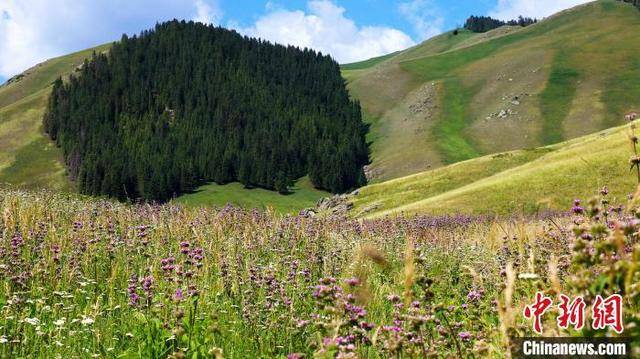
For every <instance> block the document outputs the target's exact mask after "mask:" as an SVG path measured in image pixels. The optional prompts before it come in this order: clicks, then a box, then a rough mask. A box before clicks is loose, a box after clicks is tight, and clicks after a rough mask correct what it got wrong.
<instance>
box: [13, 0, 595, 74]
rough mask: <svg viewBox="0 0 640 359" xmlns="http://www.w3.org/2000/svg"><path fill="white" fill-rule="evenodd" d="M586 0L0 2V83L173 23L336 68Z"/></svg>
mask: <svg viewBox="0 0 640 359" xmlns="http://www.w3.org/2000/svg"><path fill="white" fill-rule="evenodd" d="M584 2H587V1H586V0H458V1H450V0H402V1H390V0H270V1H265V0H250V1H237V0H236V1H234V0H0V83H2V82H4V81H5V80H6V79H7V78H8V77H10V76H13V75H16V74H18V73H20V72H22V71H24V70H26V69H27V68H29V67H31V66H33V65H35V64H37V63H39V62H42V61H44V60H46V59H48V58H51V57H56V56H60V55H64V54H67V53H70V52H73V51H78V50H82V49H85V48H89V47H92V46H96V45H99V44H103V43H106V42H110V41H113V40H117V39H119V38H120V36H121V35H122V33H128V34H133V33H137V32H139V31H140V30H143V29H148V28H150V27H152V26H153V25H154V24H155V23H156V22H158V21H164V20H170V19H173V18H178V19H187V20H196V21H201V22H207V23H213V24H216V25H222V26H224V27H228V28H233V29H235V30H237V31H239V32H240V33H243V34H245V35H249V36H254V37H261V38H264V39H267V40H270V41H273V42H279V43H285V44H291V45H296V46H300V47H310V48H314V49H316V50H319V51H322V52H324V53H329V54H330V55H332V56H333V57H334V58H335V59H336V60H338V61H339V62H341V63H346V62H353V61H358V60H364V59H367V58H371V57H374V56H379V55H383V54H386V53H390V52H394V51H397V50H401V49H404V48H407V47H410V46H413V45H415V44H417V43H419V42H421V41H423V40H426V39H427V38H430V37H432V36H434V35H437V34H439V33H441V32H443V31H446V30H450V29H453V28H454V27H456V26H457V25H461V24H463V23H464V20H465V19H466V18H467V17H468V16H469V15H472V14H473V15H491V16H494V17H498V18H502V19H510V18H513V17H516V16H518V15H520V14H523V15H527V16H531V17H537V18H542V17H545V16H548V15H550V14H552V13H554V12H556V11H559V10H562V9H566V8H569V7H572V6H574V5H577V4H580V3H584Z"/></svg>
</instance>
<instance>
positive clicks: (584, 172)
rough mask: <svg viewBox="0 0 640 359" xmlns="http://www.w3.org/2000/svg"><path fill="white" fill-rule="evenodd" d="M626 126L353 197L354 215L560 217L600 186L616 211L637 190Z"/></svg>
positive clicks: (458, 166)
mask: <svg viewBox="0 0 640 359" xmlns="http://www.w3.org/2000/svg"><path fill="white" fill-rule="evenodd" d="M629 131H630V130H629V127H628V125H625V126H621V127H616V128H612V129H609V130H604V131H601V132H598V133H595V134H592V135H588V136H584V137H580V138H577V139H574V140H570V141H567V142H563V143H560V144H556V145H551V146H546V147H541V148H538V149H529V150H517V151H512V152H506V153H501V154H496V155H488V156H484V157H479V158H476V159H472V160H468V161H463V162H460V163H456V164H453V165H450V166H446V167H442V168H438V169H434V170H431V171H426V172H423V173H418V174H415V175H411V176H408V177H402V178H398V179H393V180H390V181H386V182H382V183H378V184H374V185H371V186H368V187H365V188H362V189H361V190H360V191H359V194H358V195H357V196H352V197H351V200H352V201H353V202H354V209H353V211H352V215H354V216H361V217H379V216H384V215H392V214H399V213H406V214H443V213H469V214H471V213H473V214H486V213H496V214H501V215H510V214H521V213H526V214H530V213H535V212H537V211H544V210H547V209H552V210H565V209H566V208H568V207H569V206H570V205H571V202H572V200H573V199H574V198H582V199H589V198H590V197H591V196H593V195H594V194H595V193H597V191H598V190H599V189H600V188H602V187H603V186H605V185H606V186H608V187H609V188H611V197H612V198H613V202H614V203H618V202H624V199H625V197H626V195H627V194H629V193H631V192H634V190H635V186H636V185H637V182H636V179H635V177H634V176H633V174H630V173H629V165H628V159H629V157H630V156H631V149H630V146H629V139H628V136H629Z"/></svg>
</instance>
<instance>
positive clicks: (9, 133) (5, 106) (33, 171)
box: [0, 45, 328, 213]
mask: <svg viewBox="0 0 640 359" xmlns="http://www.w3.org/2000/svg"><path fill="white" fill-rule="evenodd" d="M109 46H110V45H103V46H99V47H97V48H94V49H89V50H85V51H81V52H77V53H74V54H70V55H66V56H62V57H59V58H55V59H51V60H48V61H46V62H43V63H41V64H39V65H37V66H35V67H33V68H31V69H29V70H27V71H25V73H24V74H22V76H19V77H18V78H17V79H16V80H12V81H11V82H9V83H7V84H5V85H3V86H0V183H9V184H12V185H14V186H18V187H22V188H29V189H35V188H47V189H53V190H62V191H74V190H75V189H74V186H73V183H70V182H69V181H68V179H67V177H66V173H65V168H64V165H63V162H62V156H61V153H60V150H59V149H58V148H56V147H55V146H54V145H53V144H52V143H51V141H50V140H49V139H48V137H46V136H45V134H44V133H43V131H42V115H43V113H44V110H45V107H46V104H47V99H48V96H49V93H50V91H51V83H52V82H53V81H54V80H55V79H56V78H57V77H59V76H68V75H69V74H71V73H73V72H74V71H75V69H76V68H77V67H78V66H80V65H81V64H82V63H83V61H84V59H86V58H88V57H90V56H91V54H92V53H93V52H94V51H96V52H102V51H106V50H108V48H109ZM292 192H293V193H292V194H290V195H287V196H282V195H279V194H277V193H275V192H270V191H265V190H261V189H254V190H248V189H245V188H244V187H243V186H242V185H240V184H236V183H233V184H229V185H225V186H218V185H215V184H214V185H207V186H203V187H202V188H199V189H198V190H197V191H195V192H194V193H192V194H188V195H185V196H184V198H182V197H181V198H179V199H178V200H177V201H178V202H180V203H183V204H186V205H193V206H203V205H216V206H224V205H226V204H227V203H232V204H235V205H239V206H246V207H247V208H266V207H272V208H273V209H274V210H276V211H278V212H282V213H292V212H296V211H298V210H300V209H303V208H307V207H312V206H313V205H314V204H315V203H316V201H317V200H318V199H319V198H321V197H324V196H327V195H328V194H327V193H326V192H323V191H319V190H316V189H315V188H313V186H311V184H310V183H309V181H308V180H304V179H303V180H301V181H299V182H298V183H297V184H296V186H295V187H294V188H293V191H292Z"/></svg>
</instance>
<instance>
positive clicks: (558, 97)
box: [540, 52, 580, 144]
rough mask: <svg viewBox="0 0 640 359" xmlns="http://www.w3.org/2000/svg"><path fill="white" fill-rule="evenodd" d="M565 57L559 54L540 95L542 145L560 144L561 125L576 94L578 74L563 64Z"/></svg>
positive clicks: (561, 138)
mask: <svg viewBox="0 0 640 359" xmlns="http://www.w3.org/2000/svg"><path fill="white" fill-rule="evenodd" d="M566 56H567V55H566V54H564V53H562V52H561V53H560V54H558V55H556V60H555V62H554V64H553V68H552V69H551V73H550V74H549V79H548V80H547V86H546V87H545V89H544V91H542V93H541V94H540V102H541V103H540V110H541V115H542V119H543V120H542V124H543V125H542V133H541V136H542V139H541V141H542V143H544V144H553V143H557V142H561V141H562V140H563V139H564V138H563V137H564V136H563V131H562V130H563V126H562V123H563V121H564V119H565V117H567V115H568V114H569V110H570V106H567V104H571V103H572V101H573V98H574V96H575V94H576V89H577V85H578V80H579V78H580V74H578V72H577V71H576V70H574V69H572V68H570V67H568V66H565V65H564V64H563V63H564V62H565V61H566V60H565V57H566Z"/></svg>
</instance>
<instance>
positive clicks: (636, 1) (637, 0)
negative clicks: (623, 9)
mask: <svg viewBox="0 0 640 359" xmlns="http://www.w3.org/2000/svg"><path fill="white" fill-rule="evenodd" d="M618 1H622V2H626V3H629V4H632V5H633V6H635V7H637V8H638V9H640V0H618Z"/></svg>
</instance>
